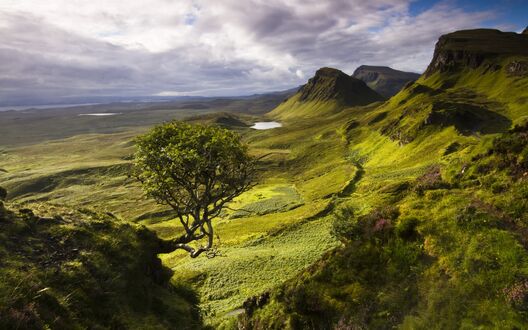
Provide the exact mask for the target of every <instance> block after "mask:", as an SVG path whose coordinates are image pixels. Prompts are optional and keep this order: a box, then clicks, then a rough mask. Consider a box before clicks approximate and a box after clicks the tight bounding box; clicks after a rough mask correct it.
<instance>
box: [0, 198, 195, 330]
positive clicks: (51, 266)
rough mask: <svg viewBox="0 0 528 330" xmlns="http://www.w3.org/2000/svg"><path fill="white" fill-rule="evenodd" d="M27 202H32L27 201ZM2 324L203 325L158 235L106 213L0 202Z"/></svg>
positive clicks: (38, 326)
mask: <svg viewBox="0 0 528 330" xmlns="http://www.w3.org/2000/svg"><path fill="white" fill-rule="evenodd" d="M28 207H31V208H28ZM0 228H1V230H0V260H1V264H2V267H1V268H0V274H1V277H0V278H1V279H2V280H1V281H0V301H1V302H2V303H1V304H0V328H2V329H87V328H90V329H97V328H99V329H101V328H112V329H118V328H119V329H123V328H126V329H145V328H150V329H163V328H172V327H174V326H177V327H178V328H180V329H200V328H201V319H200V314H199V311H198V309H197V306H196V303H197V301H198V300H197V298H196V296H195V294H194V293H193V292H192V291H191V290H189V289H187V288H183V287H181V286H178V285H177V284H176V285H175V284H171V283H170V282H169V280H170V277H171V274H172V272H171V271H170V269H168V268H166V267H163V266H162V265H161V262H160V260H159V259H158V258H157V256H156V254H157V251H158V250H159V248H158V245H159V240H158V239H157V238H156V236H155V235H154V234H153V233H152V232H149V231H148V230H147V229H145V228H140V227H137V226H135V225H131V224H130V223H127V222H124V221H122V220H120V219H117V218H116V217H115V216H113V215H112V214H111V213H107V214H104V213H96V212H93V211H90V210H87V209H76V210H75V209H67V208H64V207H60V206H53V205H41V204H34V205H30V206H28V205H26V206H25V207H24V208H16V207H15V206H13V207H10V208H6V207H5V206H4V204H3V203H2V202H0Z"/></svg>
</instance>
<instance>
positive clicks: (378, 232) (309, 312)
mask: <svg viewBox="0 0 528 330" xmlns="http://www.w3.org/2000/svg"><path fill="white" fill-rule="evenodd" d="M334 216H335V218H336V219H338V220H337V223H338V224H339V225H338V227H340V226H341V225H343V226H345V223H348V224H349V225H350V222H351V220H352V219H356V221H355V222H354V223H353V225H352V226H353V228H355V229H356V230H357V235H356V236H354V238H355V240H354V241H349V244H346V245H345V246H344V247H343V248H341V249H338V250H335V251H332V252H330V253H327V254H326V255H325V256H324V257H323V258H322V259H321V260H320V261H319V262H318V263H316V264H314V265H313V266H312V267H310V268H309V269H308V270H306V271H304V272H302V273H301V274H300V275H299V276H297V278H295V279H292V280H290V281H288V282H287V283H286V284H284V285H283V286H281V287H280V288H279V289H278V290H276V291H275V292H274V294H273V295H272V301H271V302H270V303H269V304H268V305H266V306H265V307H264V308H263V309H261V310H257V311H256V312H255V315H254V316H253V317H252V318H251V319H248V318H247V317H241V318H240V319H239V322H240V324H244V325H245V326H247V327H250V328H252V327H255V328H258V329H281V328H290V329H306V328H314V329H326V328H334V327H344V328H347V327H351V326H356V327H368V328H376V329H385V328H390V327H393V326H396V325H397V324H398V323H399V322H401V320H402V319H403V316H404V315H406V313H408V312H409V311H410V310H412V309H413V308H414V306H415V304H416V303H417V299H416V296H415V295H416V293H417V290H418V287H417V283H416V278H417V277H418V275H419V274H420V271H421V269H423V268H424V266H425V262H424V260H425V259H424V255H423V250H422V248H421V243H420V241H419V240H418V241H416V242H413V241H407V240H403V239H401V238H400V237H399V235H398V234H397V233H396V232H397V231H394V227H392V226H389V225H388V221H395V220H396V219H397V217H398V211H397V210H396V209H394V208H392V207H384V208H380V209H376V210H373V211H372V212H370V213H369V214H366V215H364V216H360V217H354V215H353V211H352V210H351V209H350V208H348V207H344V208H342V209H341V210H339V211H337V212H336V213H335V215H334ZM342 221H343V222H344V223H342ZM336 230H337V229H336V224H334V226H333V231H334V232H335V231H336ZM414 230H415V228H413V229H412V231H413V232H414V234H415V235H416V236H415V237H416V238H418V235H417V234H416V232H415V231H414ZM348 233H350V232H347V234H348ZM348 237H350V236H348ZM277 309H278V311H277Z"/></svg>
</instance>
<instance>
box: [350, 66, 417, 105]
mask: <svg viewBox="0 0 528 330" xmlns="http://www.w3.org/2000/svg"><path fill="white" fill-rule="evenodd" d="M352 77H354V78H357V79H360V80H363V81H364V82H365V83H366V84H367V86H369V87H370V88H372V89H373V90H375V91H376V92H378V93H379V94H381V95H382V96H384V97H386V98H390V97H391V96H393V95H395V94H396V93H398V92H399V91H400V90H401V89H402V88H403V87H404V86H405V85H406V84H407V83H408V82H411V81H415V80H416V79H418V78H419V77H420V74H418V73H414V72H405V71H399V70H394V69H392V68H389V67H386V66H370V65H362V66H360V67H358V68H357V69H356V71H354V73H353V74H352Z"/></svg>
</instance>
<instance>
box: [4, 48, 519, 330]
mask: <svg viewBox="0 0 528 330" xmlns="http://www.w3.org/2000/svg"><path fill="white" fill-rule="evenodd" d="M514 59H516V58H514ZM511 60H512V58H504V59H501V60H500V61H501V62H500V63H501V64H502V65H503V66H504V65H507V64H508V63H509V61H511ZM446 82H450V83H449V84H446ZM527 83H528V80H527V79H526V77H510V76H508V75H507V74H505V73H504V71H503V70H498V71H486V72H485V71H484V68H478V69H476V70H465V71H462V72H460V73H459V74H456V75H455V74H450V73H436V74H433V75H431V76H429V77H427V78H425V77H422V78H420V80H418V81H417V82H416V83H415V84H413V85H411V86H408V88H406V89H404V90H403V91H401V92H400V93H399V94H397V95H396V96H395V97H393V98H392V99H390V100H388V101H387V102H385V103H383V104H373V105H370V106H366V107H351V108H343V107H342V106H340V105H339V104H337V103H336V102H326V103H324V102H304V103H303V102H299V100H298V97H297V96H296V97H293V98H291V99H290V100H289V101H287V102H284V103H282V104H281V105H280V106H279V107H278V108H277V109H276V110H274V111H272V112H271V113H269V114H268V115H267V117H266V118H268V119H275V120H279V121H281V122H282V124H283V127H281V128H276V129H273V130H267V131H255V130H251V129H248V128H245V127H243V125H239V124H240V123H239V122H238V121H237V122H236V123H237V127H236V129H237V131H238V132H240V133H241V134H242V136H243V139H244V140H245V141H246V142H247V143H248V144H249V145H250V152H251V153H252V154H254V155H255V156H259V157H262V158H261V160H260V161H259V179H258V182H257V185H256V186H255V187H254V188H253V189H252V190H250V191H248V192H246V193H244V194H243V195H241V196H240V197H238V198H237V199H236V200H235V201H233V202H232V203H231V204H230V205H229V208H230V209H227V210H226V211H225V212H224V213H223V214H222V215H221V217H220V218H218V219H216V220H215V222H214V225H215V226H216V227H215V229H216V233H217V234H218V236H219V240H217V243H218V248H219V250H220V251H221V253H222V256H219V257H216V258H214V259H207V258H206V257H200V258H197V259H190V258H188V256H187V255H186V254H183V253H181V252H174V253H170V254H167V255H163V256H162V259H163V261H164V264H165V265H166V266H168V267H170V268H171V269H172V270H173V271H174V274H175V275H174V277H173V279H172V282H173V283H186V284H189V285H192V286H193V287H194V289H195V290H196V291H197V292H199V294H200V297H201V303H200V306H201V307H202V310H203V312H204V316H205V319H206V322H207V323H209V324H213V325H215V326H218V327H220V326H224V327H226V328H229V327H236V326H237V324H238V322H241V323H240V324H242V325H243V324H244V323H243V322H249V323H248V324H253V325H255V324H257V323H258V322H261V323H258V324H260V326H261V328H266V325H269V327H270V328H273V327H275V328H281V329H282V328H288V327H289V328H303V327H304V328H305V327H306V326H308V325H309V324H312V325H313V324H320V325H321V324H323V323H318V322H320V321H321V320H328V321H329V322H331V323H329V324H326V323H324V325H325V326H328V327H330V326H335V325H336V324H339V322H341V324H343V325H344V326H346V325H351V324H363V325H364V326H365V327H371V328H388V327H393V326H402V327H404V328H409V329H414V328H426V327H433V328H435V327H436V328H464V327H465V328H478V327H482V328H488V327H489V328H493V327H495V328H497V327H498V328H512V327H515V326H517V327H519V328H522V325H523V324H526V321H527V320H526V316H525V315H526V314H525V313H526V312H525V309H523V308H525V307H526V306H524V305H523V304H522V302H521V303H519V302H516V301H515V299H513V298H512V299H513V300H512V299H510V298H511V297H510V298H508V297H507V295H508V294H510V295H511V294H512V292H513V291H515V289H516V288H519V287H521V286H522V285H523V283H524V282H523V281H524V280H525V279H526V278H528V261H527V253H526V246H525V245H526V243H525V242H524V241H523V237H524V236H523V235H526V233H527V229H526V228H527V227H528V226H527V225H526V224H527V223H528V219H526V214H527V206H526V203H524V201H525V200H527V198H528V195H527V192H526V188H525V187H526V181H525V180H526V179H524V177H522V175H523V173H521V174H520V175H521V176H519V173H517V174H516V175H517V176H515V177H512V175H511V173H510V172H509V169H510V168H511V167H512V166H513V167H515V166H516V165H515V164H517V163H522V162H523V161H524V160H525V158H526V154H522V155H521V152H518V151H515V152H509V153H508V152H506V153H505V154H504V155H505V156H504V155H503V156H500V155H492V156H489V155H488V156H489V157H488V156H486V155H487V153H488V150H490V148H491V147H493V145H494V142H493V140H494V139H495V138H497V137H501V136H504V135H503V134H504V133H505V132H506V130H507V128H508V127H506V126H505V125H504V123H505V122H501V121H495V119H496V118H498V117H494V115H489V113H488V112H493V114H497V115H500V116H502V117H504V118H507V120H508V122H507V123H508V125H509V124H510V123H511V124H516V123H521V122H523V121H525V120H526V119H527V113H526V108H525V103H526V102H525V101H526V99H527V98H528V94H527V91H528V88H527V87H528V85H527ZM453 104H455V105H456V106H454V107H453ZM452 109H454V111H455V112H457V113H462V114H465V113H466V111H467V112H470V113H472V114H475V116H476V117H475V118H477V119H478V120H483V121H484V122H486V125H489V126H486V125H484V124H483V125H481V126H478V127H476V128H475V129H474V130H470V131H469V132H468V131H467V127H466V126H460V125H458V124H460V123H459V122H458V121H457V120H458V119H457V118H458V117H456V116H455V117H450V114H449V112H450V111H451V110H452ZM435 112H436V115H439V116H440V118H441V120H440V121H433V122H431V123H428V124H424V121H426V120H427V119H428V118H430V116H431V114H433V118H434V113H435ZM502 117H501V118H502ZM216 119H218V117H215V116H206V117H203V118H200V119H196V118H194V119H192V120H193V121H196V120H198V121H200V120H205V121H212V122H214V121H215V120H216ZM146 128H147V127H139V128H136V129H133V130H128V131H126V132H122V133H113V134H88V135H77V136H75V137H71V138H68V139H63V140H58V141H54V142H44V143H40V144H34V145H25V146H17V147H5V148H2V151H1V154H0V155H1V156H0V157H2V158H1V159H0V168H2V169H5V170H7V172H6V173H4V172H0V178H1V179H2V185H5V186H6V187H7V188H8V190H9V191H10V193H11V194H12V195H10V196H11V197H13V199H14V200H15V201H17V202H31V201H32V202H35V201H38V202H42V203H49V202H53V203H60V204H65V205H69V206H73V207H78V206H89V207H94V208H97V209H98V210H101V211H111V212H113V213H115V214H117V215H118V216H119V217H122V218H125V219H129V220H132V221H136V222H140V223H142V224H144V225H146V226H147V227H148V228H150V229H152V230H153V231H155V232H156V233H157V234H158V236H159V237H161V238H172V237H175V236H177V235H178V234H179V233H181V228H180V227H179V225H178V221H177V220H174V219H172V218H171V214H170V212H166V211H167V208H164V207H160V206H158V205H156V204H155V203H153V202H152V201H149V200H146V199H145V198H144V197H143V195H142V193H141V191H140V189H139V186H138V185H137V184H136V183H135V182H133V181H132V180H130V179H129V178H128V177H127V175H126V171H125V169H126V166H127V164H129V163H130V159H129V157H128V156H129V155H130V154H131V152H132V150H133V146H132V144H131V142H130V141H131V139H132V137H133V136H135V135H136V134H138V133H140V132H144V131H145V129H146ZM511 141H513V140H511ZM506 144H511V143H506ZM523 150H524V149H523ZM522 152H525V151H522ZM477 155H481V156H479V157H481V158H478V157H477V158H475V157H476V156H477ZM482 155H484V156H482ZM511 155H515V157H513V156H511ZM501 157H503V158H501ZM487 162H491V164H492V165H491V170H489V171H488V172H486V168H487V167H486V166H487V165H489V164H488V163H487ZM436 170H438V171H439V172H435V171H436ZM435 173H436V174H438V173H439V174H440V177H439V178H438V177H435V175H436V174H435ZM435 180H436V181H435ZM386 205H394V206H397V207H398V209H399V213H400V215H399V216H398V217H396V218H394V219H391V221H392V224H393V225H394V228H393V229H392V231H390V233H388V234H387V236H383V237H375V239H373V241H372V242H369V243H365V244H364V245H359V246H357V245H354V244H350V243H347V244H345V245H344V247H341V248H338V249H335V248H336V247H337V246H339V243H338V239H337V238H335V237H333V236H331V234H330V229H331V227H332V221H333V218H334V216H333V212H334V211H335V210H338V209H340V208H341V207H344V206H349V207H352V208H353V209H354V211H355V214H356V216H357V217H364V216H366V215H369V214H375V210H377V209H378V208H379V207H382V206H386ZM472 207H474V208H475V210H473V209H472ZM362 219H363V218H362ZM409 219H415V220H416V221H417V227H416V230H417V236H416V237H415V238H414V239H413V240H406V239H404V238H402V237H400V234H399V231H398V230H399V229H397V228H399V226H403V225H402V224H403V223H405V222H411V223H412V222H413V221H415V220H409ZM378 220H379V219H378ZM371 243H372V244H371ZM402 265H403V266H402ZM402 267H403V268H402ZM267 291H270V292H271V293H272V295H271V296H272V298H271V301H270V302H269V303H268V304H267V305H266V306H265V307H264V308H263V309H259V310H258V311H256V314H255V315H256V316H255V317H254V318H245V316H240V317H237V316H236V314H237V313H238V312H240V308H241V307H242V305H243V302H244V301H246V300H247V299H248V298H250V297H251V296H258V295H261V294H262V293H264V292H267ZM285 292H286V293H291V297H290V298H291V299H293V300H291V299H290V298H288V297H287V295H285V294H284V293H285ZM526 297H528V293H527V294H526ZM303 299H304V300H303ZM303 301H305V302H306V305H305V306H304V307H303V306H302V302H303ZM296 304H297V305H296ZM369 304H372V305H369ZM310 306H312V307H313V308H314V310H309V309H308V310H306V309H303V308H309V307H310ZM318 306H320V308H319V309H318ZM369 306H370V307H369ZM371 307H372V308H371ZM369 308H371V309H369ZM347 313H348V314H347ZM361 313H363V314H361ZM340 315H346V318H345V319H342V320H340V318H339V317H340ZM246 316H247V315H246ZM369 320H370V322H371V323H369ZM257 321H258V322H257ZM251 322H257V323H251ZM310 322H313V323H310ZM321 322H322V321H321ZM354 322H355V323H354Z"/></svg>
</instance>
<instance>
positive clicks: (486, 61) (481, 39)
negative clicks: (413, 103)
mask: <svg viewBox="0 0 528 330" xmlns="http://www.w3.org/2000/svg"><path fill="white" fill-rule="evenodd" d="M511 55H521V56H528V35H527V34H526V33H522V34H517V33H515V32H502V31H499V30H491V29H476V30H464V31H457V32H453V33H449V34H446V35H443V36H442V37H440V39H439V40H438V42H437V44H436V48H435V52H434V55H433V60H432V61H431V64H429V66H428V67H427V70H426V71H425V75H426V76H430V75H432V74H433V73H435V72H454V71H456V70H460V69H463V68H465V67H469V68H472V69H476V68H478V67H481V66H484V67H485V68H486V69H487V70H491V71H497V70H500V69H501V65H500V63H498V62H499V60H500V58H501V57H505V56H511Z"/></svg>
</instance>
